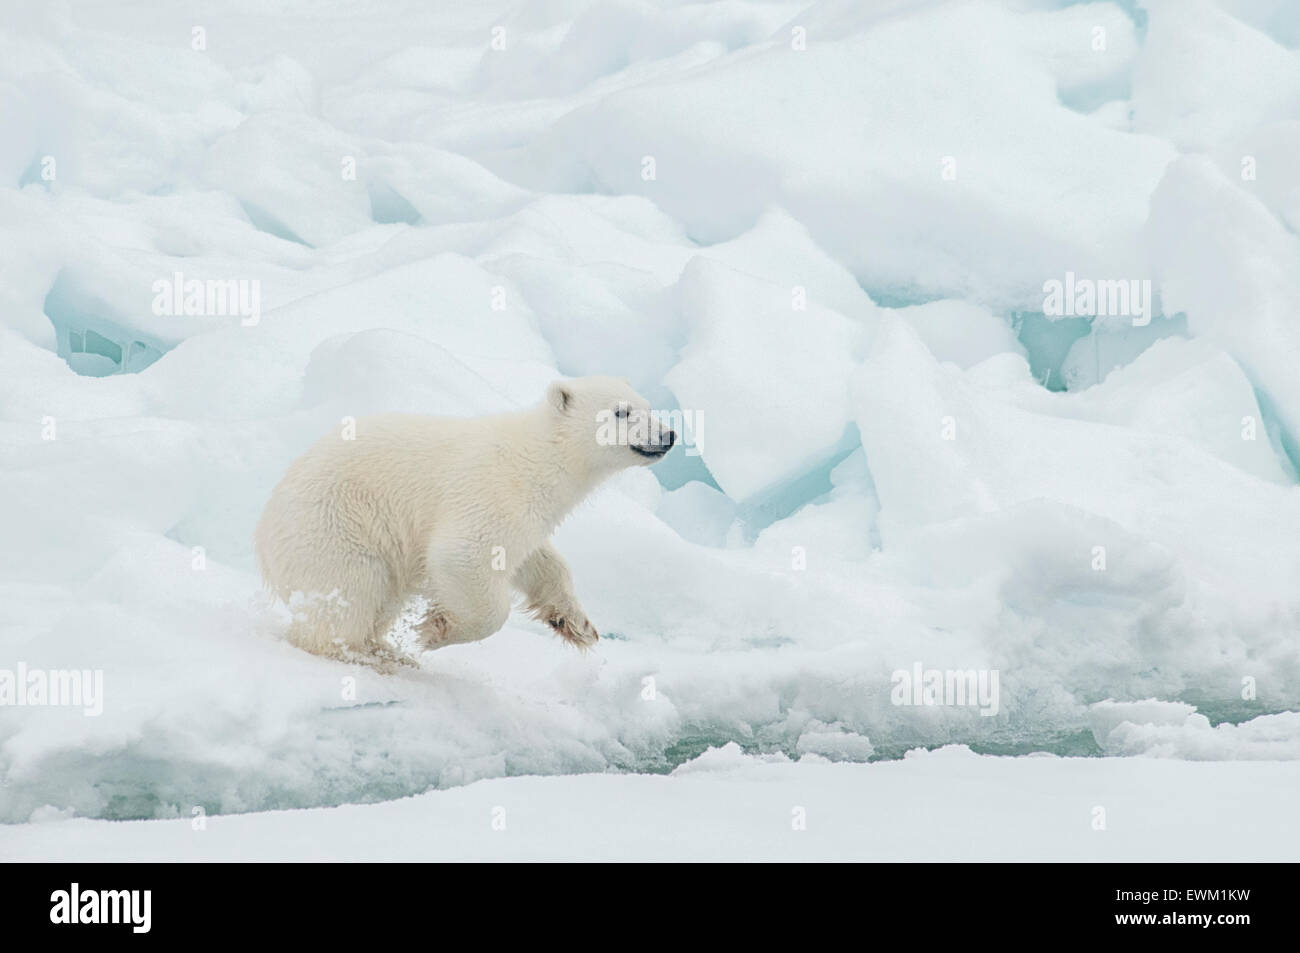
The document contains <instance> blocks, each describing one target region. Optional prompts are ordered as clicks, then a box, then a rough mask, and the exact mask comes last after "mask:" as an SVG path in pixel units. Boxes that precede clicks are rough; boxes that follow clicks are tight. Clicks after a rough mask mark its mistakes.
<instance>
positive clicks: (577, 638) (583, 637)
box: [546, 612, 600, 650]
mask: <svg viewBox="0 0 1300 953" xmlns="http://www.w3.org/2000/svg"><path fill="white" fill-rule="evenodd" d="M546 624H547V625H549V626H550V627H551V628H552V629H554V630H555V633H556V635H558V636H559V637H560V638H562V639H564V641H566V642H568V643H570V644H572V645H576V646H577V647H578V648H580V649H584V650H585V649H589V648H591V647H592V646H593V645H595V644H596V641H597V640H598V639H599V638H600V633H599V632H597V631H596V627H595V626H594V625H592V624H591V622H590V621H588V619H587V617H586V616H585V615H583V614H582V613H581V612H578V613H571V614H569V615H560V614H556V615H553V616H551V617H550V618H548V619H547V620H546Z"/></svg>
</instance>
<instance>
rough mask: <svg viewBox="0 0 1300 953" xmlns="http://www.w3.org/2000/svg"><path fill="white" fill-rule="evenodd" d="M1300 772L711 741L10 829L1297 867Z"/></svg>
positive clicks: (530, 855)
mask: <svg viewBox="0 0 1300 953" xmlns="http://www.w3.org/2000/svg"><path fill="white" fill-rule="evenodd" d="M1298 781H1300V764H1298V763H1297V762H1295V761H1288V762H1276V761H1274V762H1255V763H1251V764H1227V763H1216V764H1207V763H1193V762H1187V761H1171V760H1131V759H1119V758H1093V759H1080V758H1055V757H1050V756H1048V757H1030V758H993V757H979V756H976V755H974V754H972V753H971V752H970V751H969V750H968V749H965V748H961V747H951V748H943V749H940V750H938V751H933V752H928V753H927V752H916V753H914V755H910V756H909V757H907V758H905V759H902V760H896V761H886V762H880V763H876V764H869V765H863V764H832V763H829V762H827V761H826V760H825V759H821V758H818V757H816V756H806V757H804V758H802V759H801V760H799V761H797V762H789V761H785V760H779V759H778V760H768V761H764V760H760V759H757V758H754V757H750V756H746V755H743V754H741V753H740V751H739V749H738V748H736V747H735V746H734V745H731V746H728V747H726V748H720V749H719V748H714V749H710V750H709V751H708V752H706V753H705V754H703V755H701V756H700V757H699V758H697V759H695V760H694V761H691V762H688V763H687V764H684V765H683V766H682V767H680V768H678V769H677V770H676V771H675V772H673V773H672V774H670V775H667V776H653V775H608V774H603V775H602V774H583V775H577V776H574V777H570V778H509V779H500V780H495V781H480V782H477V783H475V784H470V785H466V786H464V787H459V788H456V789H454V790H449V791H436V792H432V793H429V794H424V795H421V796H418V797H411V798H402V799H399V800H393V801H388V802H386V803H384V804H372V805H365V806H356V805H354V806H347V807H337V808H325V809H316V810H296V811H280V812H267V813H260V814H242V815H236V816H222V817H206V816H203V817H200V816H197V815H187V816H184V817H180V818H176V819H174V820H169V821H153V822H146V821H133V822H125V823H123V822H107V821H92V820H69V819H65V818H62V817H60V816H59V815H57V814H55V813H47V814H46V815H43V816H42V817H41V819H40V820H39V821H38V822H36V823H32V824H27V825H23V826H19V827H3V828H0V856H3V857H5V858H6V859H8V860H13V861H24V860H28V861H30V860H39V861H58V860H68V859H74V858H75V859H77V860H81V861H91V862H113V861H124V860H126V861H172V862H175V861H181V862H185V861H209V862H210V861H268V860H270V861H283V860H298V861H348V862H357V861H374V860H387V861H433V860H442V861H483V860H496V861H505V860H515V861H537V860H596V861H615V862H625V861H682V860H692V861H710V860H712V861H724V860H726V861H816V860H826V861H845V860H859V861H909V862H934V861H949V862H972V861H1033V860H1037V861H1042V860H1047V861H1069V860H1074V861H1089V862H1105V861H1148V860H1151V859H1153V858H1159V859H1161V860H1167V861H1183V862H1186V861H1195V862H1198V863H1204V862H1207V861H1249V862H1256V861H1266V860H1272V861H1286V860H1290V859H1292V858H1293V857H1294V844H1295V839H1296V834H1297V831H1296V818H1295V787H1296V784H1297V782H1298Z"/></svg>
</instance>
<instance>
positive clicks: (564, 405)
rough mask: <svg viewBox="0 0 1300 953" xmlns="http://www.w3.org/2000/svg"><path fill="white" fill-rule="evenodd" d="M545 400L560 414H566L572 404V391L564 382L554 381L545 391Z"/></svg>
mask: <svg viewBox="0 0 1300 953" xmlns="http://www.w3.org/2000/svg"><path fill="white" fill-rule="evenodd" d="M546 399H547V400H549V401H550V402H551V406H552V407H554V408H555V409H556V410H558V411H559V412H560V413H562V414H563V413H566V412H568V409H569V406H570V405H571V404H572V403H573V391H572V390H570V389H569V385H568V384H566V383H565V382H564V381H556V382H555V383H554V384H552V385H551V386H550V387H548V388H547V389H546Z"/></svg>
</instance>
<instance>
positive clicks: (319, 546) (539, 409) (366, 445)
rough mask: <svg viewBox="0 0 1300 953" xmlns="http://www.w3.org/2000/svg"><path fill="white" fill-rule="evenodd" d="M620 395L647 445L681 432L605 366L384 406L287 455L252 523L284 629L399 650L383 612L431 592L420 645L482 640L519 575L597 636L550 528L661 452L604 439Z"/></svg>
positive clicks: (317, 643)
mask: <svg viewBox="0 0 1300 953" xmlns="http://www.w3.org/2000/svg"><path fill="white" fill-rule="evenodd" d="M620 403H621V404H623V405H626V406H627V407H628V408H630V413H631V419H633V420H638V419H639V420H640V421H642V422H643V423H646V422H648V426H649V428H650V431H651V433H652V437H651V439H650V440H648V441H643V449H647V448H648V449H650V450H655V449H663V444H668V445H670V444H671V434H670V433H669V432H668V431H661V430H659V425H658V422H657V421H655V420H654V419H653V417H652V415H651V414H650V411H649V405H648V404H647V402H646V401H645V400H644V399H643V398H642V397H640V396H639V395H638V394H637V393H636V392H635V391H633V390H632V388H631V387H630V386H629V385H628V384H627V383H626V382H625V381H622V380H618V379H614V378H606V377H589V378H580V379H578V380H573V381H565V382H560V383H556V384H552V385H551V387H550V389H549V390H548V392H547V395H546V398H545V399H544V400H543V401H541V403H539V404H538V405H537V406H535V407H532V408H529V409H527V410H523V411H519V412H517V413H510V414H501V415H497V416H492V417H478V418H467V419H462V418H450V417H427V416H420V415H415V414H383V415H379V416H374V417H363V418H360V419H359V420H358V421H357V424H356V434H355V438H354V439H351V440H345V439H343V437H342V436H340V435H337V434H336V435H332V436H327V437H325V438H323V439H322V440H320V441H319V442H318V443H316V444H315V445H314V446H313V447H311V449H309V450H308V451H307V452H306V453H304V454H303V455H302V456H301V457H299V458H298V459H297V460H295V461H294V462H293V463H292V464H291V465H290V467H289V470H288V472H287V473H286V474H285V476H284V479H282V480H281V481H280V484H279V485H278V486H277V487H276V488H275V490H274V491H273V492H272V494H271V499H270V501H269V502H268V503H267V505H266V509H265V510H264V511H263V513H262V518H261V520H260V521H259V522H258V525H257V531H256V537H255V545H256V550H257V558H258V562H259V564H260V566H261V568H262V575H263V577H264V579H265V580H266V582H267V584H268V585H269V586H270V587H271V588H272V589H273V590H274V591H275V592H276V593H277V594H278V595H279V596H280V597H281V598H282V599H285V600H286V601H288V602H290V604H291V605H292V606H293V608H294V609H295V615H294V621H293V624H292V626H291V628H290V633H289V637H290V640H291V641H292V642H293V643H294V644H295V645H298V646H300V647H301V648H304V649H306V650H307V651H309V652H315V653H317V654H322V655H331V656H336V657H356V656H358V655H360V656H370V657H372V658H380V659H382V658H384V657H385V656H386V655H387V656H391V652H390V650H388V649H387V647H386V641H385V636H386V634H387V632H388V630H389V628H390V627H391V626H392V624H393V622H394V621H395V619H396V617H397V615H398V613H399V612H400V611H401V610H402V608H403V606H404V604H405V603H406V602H407V600H408V599H409V598H410V597H411V596H414V595H422V596H424V597H425V598H426V599H427V600H428V603H429V610H428V612H427V613H426V615H425V616H424V619H423V621H422V622H421V623H420V625H419V627H418V633H419V636H420V640H421V643H422V644H423V645H424V646H425V647H426V648H438V647H439V646H442V645H447V644H450V643H454V642H470V641H475V640H478V639H483V638H486V637H487V636H489V635H491V634H492V633H493V632H496V631H497V630H498V629H500V628H501V626H502V625H504V624H505V621H506V616H507V615H508V614H509V612H510V604H511V593H512V590H515V591H518V592H520V593H522V594H523V596H524V598H525V600H526V606H527V608H528V610H529V611H530V612H532V613H533V615H534V616H536V617H537V618H539V619H541V620H542V621H544V622H546V623H548V624H549V625H551V626H552V627H553V628H554V629H555V630H556V631H557V632H558V633H559V634H560V635H561V636H563V637H564V638H565V639H567V640H568V641H570V642H572V643H574V644H576V645H578V646H580V647H583V648H585V647H588V646H590V645H592V644H594V643H595V641H596V639H597V633H596V630H595V628H594V627H593V626H592V625H591V623H590V622H589V621H588V620H587V617H586V614H585V613H584V612H583V610H582V606H581V605H580V604H579V603H578V599H577V596H575V595H574V592H573V584H572V580H571V578H570V575H569V569H568V566H567V565H565V562H564V560H563V558H561V556H560V554H559V553H558V552H556V551H555V548H554V547H553V546H552V545H551V544H550V542H549V536H550V535H551V532H552V530H554V529H555V527H556V525H558V524H559V522H560V521H561V520H562V519H563V518H564V517H565V515H566V514H567V513H568V512H569V511H570V510H571V509H572V508H573V507H574V506H575V505H576V504H577V503H578V502H579V501H580V500H581V499H582V498H583V497H584V496H586V495H587V494H588V493H589V492H590V491H591V490H592V489H593V488H594V487H595V486H596V485H597V484H598V483H599V482H600V481H601V480H603V479H605V478H606V477H608V476H610V475H611V474H613V473H615V472H617V471H618V470H621V469H623V468H625V467H629V466H635V465H638V464H646V463H651V462H653V460H652V459H650V458H647V457H645V456H643V455H641V454H638V453H636V452H635V451H634V450H633V449H632V448H631V446H628V445H619V444H612V445H602V443H601V442H600V441H598V440H597V432H598V415H599V414H600V413H601V412H602V411H603V412H605V413H606V414H608V413H610V412H612V411H614V410H615V409H616V408H618V406H619V405H620ZM641 432H642V433H644V432H645V431H644V430H642V431H641ZM661 434H662V435H663V437H662V443H660V442H659V441H660V439H661V437H660V435H661ZM631 442H633V441H629V443H631Z"/></svg>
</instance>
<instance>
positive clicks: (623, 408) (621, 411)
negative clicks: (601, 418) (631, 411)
mask: <svg viewBox="0 0 1300 953" xmlns="http://www.w3.org/2000/svg"><path fill="white" fill-rule="evenodd" d="M614 416H615V417H618V418H619V419H620V420H621V419H623V418H624V417H626V416H627V405H626V404H619V405H618V410H616V411H614Z"/></svg>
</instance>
